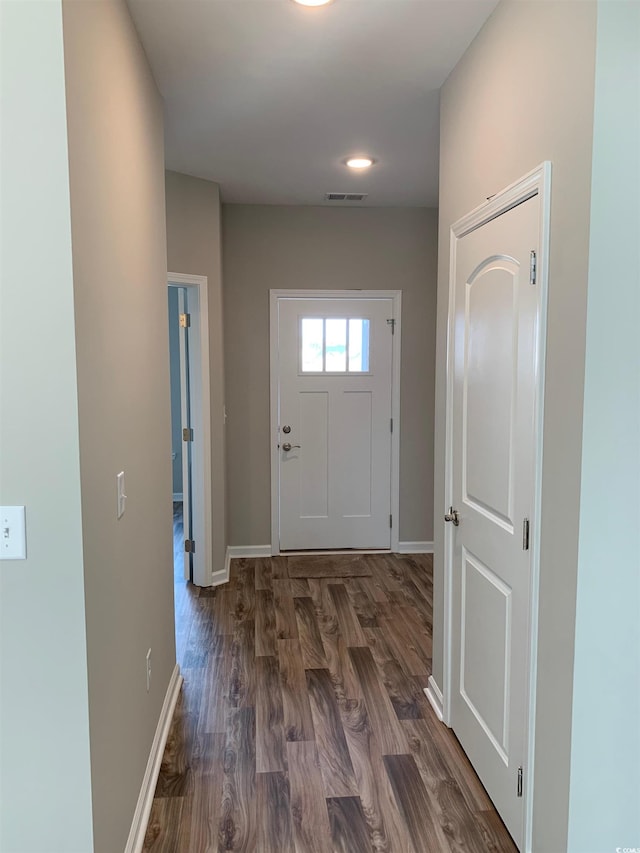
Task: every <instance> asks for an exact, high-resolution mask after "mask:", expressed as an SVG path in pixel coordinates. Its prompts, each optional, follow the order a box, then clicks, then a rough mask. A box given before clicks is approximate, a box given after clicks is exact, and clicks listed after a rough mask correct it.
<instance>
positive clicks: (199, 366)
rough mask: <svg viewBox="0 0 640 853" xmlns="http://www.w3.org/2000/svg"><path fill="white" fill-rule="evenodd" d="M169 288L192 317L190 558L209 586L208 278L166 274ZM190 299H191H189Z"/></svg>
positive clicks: (197, 578) (198, 578) (196, 578)
mask: <svg viewBox="0 0 640 853" xmlns="http://www.w3.org/2000/svg"><path fill="white" fill-rule="evenodd" d="M167 284H168V285H169V287H171V286H178V287H185V288H187V291H188V296H187V299H188V303H189V311H190V313H191V326H190V339H189V381H190V386H191V404H192V412H191V425H192V428H193V431H194V438H193V442H192V448H191V452H192V466H191V492H192V506H191V514H192V526H193V539H194V541H195V543H196V550H195V553H194V555H193V583H194V584H197V585H198V586H211V585H212V583H213V575H212V526H211V403H210V391H209V388H210V385H209V311H208V300H207V277H206V276H202V275H186V274H184V273H172V272H170V273H167ZM190 296H191V299H189V297H190Z"/></svg>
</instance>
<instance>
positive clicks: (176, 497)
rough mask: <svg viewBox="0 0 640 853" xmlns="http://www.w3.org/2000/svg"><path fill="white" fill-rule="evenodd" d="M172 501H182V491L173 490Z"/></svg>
mask: <svg viewBox="0 0 640 853" xmlns="http://www.w3.org/2000/svg"><path fill="white" fill-rule="evenodd" d="M173 502H174V503H182V492H174V493H173Z"/></svg>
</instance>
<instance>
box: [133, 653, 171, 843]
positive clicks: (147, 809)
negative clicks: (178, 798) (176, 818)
mask: <svg viewBox="0 0 640 853" xmlns="http://www.w3.org/2000/svg"><path fill="white" fill-rule="evenodd" d="M182 681H183V679H182V676H181V675H180V667H179V666H178V664H176V665H175V667H174V668H173V672H172V673H171V678H170V679H169V686H168V687H167V692H166V694H165V697H164V702H163V703H162V710H161V711H160V718H159V720H158V725H157V727H156V733H155V735H154V736H153V743H152V744H151V752H150V753H149V760H148V761H147V767H146V769H145V771H144V777H143V779H142V787H141V788H140V794H139V796H138V802H137V803H136V810H135V812H134V813H133V822H132V823H131V829H130V830H129V837H128V839H127V844H126V847H125V848H124V853H141V850H142V845H143V844H144V837H145V834H146V832H147V824H148V823H149V815H150V814H151V806H152V805H153V795H154V792H155V789H156V782H157V781H158V774H159V773H160V764H161V762H162V756H163V754H164V748H165V744H166V743H167V737H168V736H169V729H170V728H171V721H172V720H173V712H174V711H175V707H176V702H177V701H178V696H179V695H180V688H181V687H182Z"/></svg>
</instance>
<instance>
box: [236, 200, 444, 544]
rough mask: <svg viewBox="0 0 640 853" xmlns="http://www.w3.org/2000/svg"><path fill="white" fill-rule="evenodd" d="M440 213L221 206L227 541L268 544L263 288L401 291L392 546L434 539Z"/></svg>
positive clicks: (265, 292) (266, 322)
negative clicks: (396, 524)
mask: <svg viewBox="0 0 640 853" xmlns="http://www.w3.org/2000/svg"><path fill="white" fill-rule="evenodd" d="M436 234H437V211H435V210H430V209H393V208H356V209H351V210H340V209H329V208H326V207H279V206H261V205H225V206H224V207H223V258H224V293H225V333H226V343H225V349H226V365H227V370H226V384H227V411H228V416H229V420H228V426H229V431H228V473H229V523H230V527H229V542H230V544H232V545H265V544H268V543H270V542H271V487H270V450H269V290H270V289H271V288H308V289H334V290H341V289H349V288H364V289H372V290H375V289H382V290H385V289H389V290H398V289H399V290H402V324H403V325H402V382H401V433H400V442H401V458H400V539H401V540H403V541H429V540H431V539H433V535H432V534H433V527H432V517H433V504H432V495H433V451H432V447H433V398H434V347H435V291H436V286H435V280H436V239H437V237H436Z"/></svg>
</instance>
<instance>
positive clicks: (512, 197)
mask: <svg viewBox="0 0 640 853" xmlns="http://www.w3.org/2000/svg"><path fill="white" fill-rule="evenodd" d="M535 195H538V196H539V199H540V244H539V254H538V258H537V277H536V285H535V286H536V287H537V288H538V300H539V302H538V305H539V311H538V317H539V322H538V328H537V332H536V377H535V388H536V392H535V418H534V444H535V448H534V454H535V478H534V496H533V512H532V514H531V516H532V517H531V519H530V525H531V540H530V544H531V578H530V596H529V601H530V612H529V626H530V630H529V638H528V655H527V662H528V667H527V668H528V676H527V679H526V681H527V699H526V708H527V720H526V734H525V767H524V793H523V796H524V853H530V851H531V845H532V823H533V821H532V818H533V776H534V774H533V761H534V743H535V707H536V677H537V648H538V598H539V579H540V517H541V503H542V452H543V404H544V378H545V343H546V317H547V294H548V268H549V218H550V208H551V163H550V162H549V161H545V162H544V163H541V164H540V165H539V166H538V167H537V168H535V169H533V170H532V171H531V172H529V173H528V174H526V175H524V176H523V177H522V178H520V180H518V181H516V182H514V183H513V184H510V185H509V186H508V187H506V188H505V189H504V190H502V191H500V192H499V193H497V194H496V195H495V196H492V197H491V200H490V201H487V202H486V203H485V204H482V205H480V206H479V207H477V208H475V210H472V211H471V212H470V213H469V214H467V215H466V216H464V217H462V218H461V219H459V220H458V221H457V222H455V223H454V224H453V225H452V226H451V230H450V242H449V245H450V264H449V306H448V325H447V359H446V370H447V378H446V387H447V396H446V448H445V490H444V491H445V494H444V506H442V507H441V508H440V509H441V513H442V515H441V519H440V523H442V524H444V520H443V518H442V517H443V516H444V513H445V512H446V511H447V507H449V506H451V504H452V496H453V399H454V397H453V383H454V364H453V358H454V351H453V350H454V340H455V338H454V331H455V330H454V309H455V284H456V267H455V262H456V241H457V240H458V239H460V238H461V237H463V236H464V235H465V234H468V233H469V232H471V231H474V230H476V229H477V228H480V227H481V226H482V225H484V224H486V223H487V222H489V221H491V220H492V219H495V218H496V217H498V216H500V215H501V214H503V213H506V212H507V211H508V210H511V209H512V208H513V207H515V206H516V205H518V204H520V203H522V202H523V201H526V200H527V199H529V198H532V197H533V196H535ZM453 605H454V602H453V528H452V526H451V525H446V527H445V536H444V624H443V628H444V631H443V634H444V646H443V682H444V683H443V690H442V716H443V721H444V722H445V723H446V724H447V725H448V726H450V725H451V696H452V691H453V685H452V639H453V637H452V631H453Z"/></svg>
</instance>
